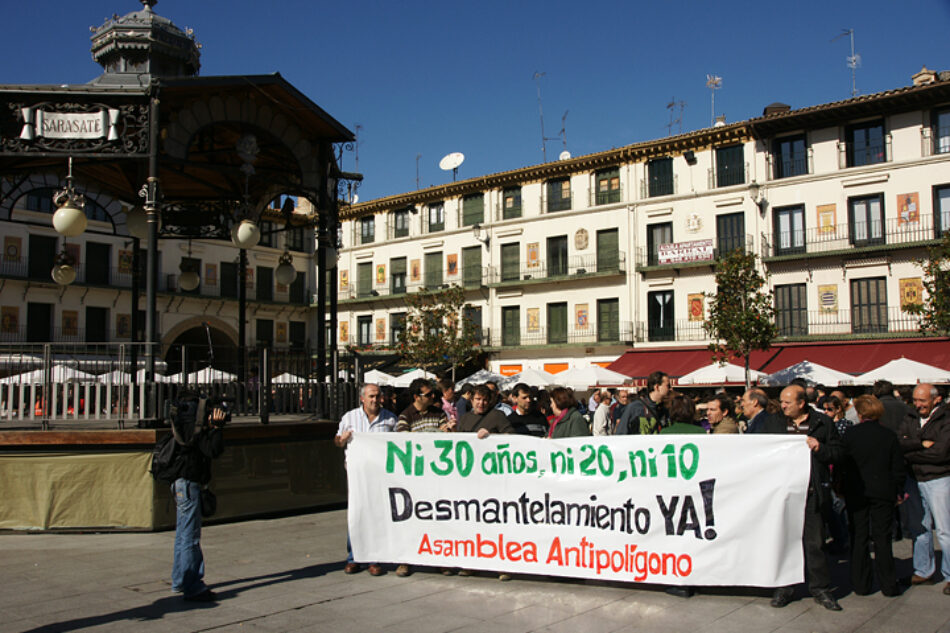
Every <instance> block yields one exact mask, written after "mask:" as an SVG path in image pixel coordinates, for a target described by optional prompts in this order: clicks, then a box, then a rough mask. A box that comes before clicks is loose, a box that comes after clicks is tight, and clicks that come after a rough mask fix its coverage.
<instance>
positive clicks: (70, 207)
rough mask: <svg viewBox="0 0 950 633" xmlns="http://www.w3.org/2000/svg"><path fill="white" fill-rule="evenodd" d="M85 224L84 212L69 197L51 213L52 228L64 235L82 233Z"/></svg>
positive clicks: (74, 235)
mask: <svg viewBox="0 0 950 633" xmlns="http://www.w3.org/2000/svg"><path fill="white" fill-rule="evenodd" d="M87 224H88V221H87V220H86V214H85V213H83V210H82V209H80V208H79V207H77V206H76V203H74V202H73V201H72V200H70V199H69V198H67V199H66V201H65V202H64V203H63V204H62V205H61V206H60V207H59V208H58V209H56V213H54V214H53V228H54V229H56V232H57V233H59V234H60V235H63V236H65V237H76V236H77V235H82V232H83V231H85V230H86V225H87Z"/></svg>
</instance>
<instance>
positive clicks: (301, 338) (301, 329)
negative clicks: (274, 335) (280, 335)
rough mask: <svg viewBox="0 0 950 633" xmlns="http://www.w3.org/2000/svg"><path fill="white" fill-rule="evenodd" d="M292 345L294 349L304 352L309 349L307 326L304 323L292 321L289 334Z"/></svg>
mask: <svg viewBox="0 0 950 633" xmlns="http://www.w3.org/2000/svg"><path fill="white" fill-rule="evenodd" d="M287 335H288V339H289V340H290V345H291V347H293V348H294V349H298V350H302V349H304V348H306V347H307V324H306V323H305V322H303V321H291V322H290V328H289V332H288V333H287Z"/></svg>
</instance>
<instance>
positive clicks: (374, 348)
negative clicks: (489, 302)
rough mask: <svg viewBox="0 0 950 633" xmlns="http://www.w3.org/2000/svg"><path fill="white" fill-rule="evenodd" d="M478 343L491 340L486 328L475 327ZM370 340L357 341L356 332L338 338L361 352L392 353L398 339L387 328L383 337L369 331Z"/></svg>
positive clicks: (341, 342) (342, 344)
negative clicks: (377, 336)
mask: <svg viewBox="0 0 950 633" xmlns="http://www.w3.org/2000/svg"><path fill="white" fill-rule="evenodd" d="M476 332H477V337H478V341H479V345H487V344H488V342H489V341H490V340H491V333H490V331H489V329H488V328H476ZM370 334H371V338H372V340H370V341H368V342H367V341H363V342H360V341H359V334H358V333H357V332H352V333H350V334H349V335H348V336H347V337H346V338H345V339H343V338H341V339H338V340H339V345H340V346H341V347H352V348H355V349H356V350H357V351H361V352H388V353H392V352H395V351H396V350H397V348H398V347H399V341H398V340H397V339H396V337H395V336H394V333H393V332H392V331H391V330H388V331H387V332H386V334H385V336H384V337H383V338H376V333H375V332H370Z"/></svg>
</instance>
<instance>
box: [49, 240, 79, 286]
mask: <svg viewBox="0 0 950 633" xmlns="http://www.w3.org/2000/svg"><path fill="white" fill-rule="evenodd" d="M80 232H81V231H80ZM50 276H51V277H52V278H53V281H55V282H56V283H58V284H59V285H60V286H68V285H69V284H71V283H73V282H74V281H76V269H75V268H74V267H73V258H72V257H71V256H70V255H69V253H67V252H66V245H65V244H63V252H62V253H60V254H59V255H57V256H56V259H55V261H54V263H53V270H52V271H51V273H50Z"/></svg>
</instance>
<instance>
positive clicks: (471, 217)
mask: <svg viewBox="0 0 950 633" xmlns="http://www.w3.org/2000/svg"><path fill="white" fill-rule="evenodd" d="M484 221H485V198H484V196H482V194H480V193H477V194H474V195H471V196H465V197H464V198H463V199H462V226H472V225H473V224H481V223H482V222H484Z"/></svg>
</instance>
